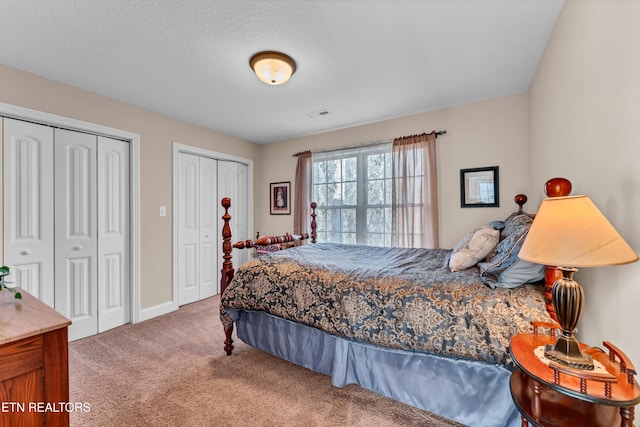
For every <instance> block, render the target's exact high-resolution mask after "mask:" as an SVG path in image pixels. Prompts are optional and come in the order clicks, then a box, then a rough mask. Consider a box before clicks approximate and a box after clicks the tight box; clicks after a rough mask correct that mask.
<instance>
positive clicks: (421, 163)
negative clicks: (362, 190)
mask: <svg viewBox="0 0 640 427" xmlns="http://www.w3.org/2000/svg"><path fill="white" fill-rule="evenodd" d="M435 142H436V133H435V132H431V133H428V134H426V133H425V134H422V135H412V136H407V137H402V138H396V139H394V141H393V148H392V158H393V160H392V163H393V172H392V173H393V180H392V181H393V184H392V209H391V221H392V226H391V227H392V228H391V246H395V247H403V248H438V247H439V241H438V195H437V179H436V145H435Z"/></svg>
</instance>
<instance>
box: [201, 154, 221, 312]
mask: <svg viewBox="0 0 640 427" xmlns="http://www.w3.org/2000/svg"><path fill="white" fill-rule="evenodd" d="M217 178H218V177H217V161H216V160H214V159H209V158H206V157H200V198H199V201H200V206H198V210H199V212H200V281H199V287H200V289H199V299H203V298H206V297H210V296H213V295H215V294H216V293H217V288H218V286H219V284H218V281H219V280H218V262H217V259H218V246H219V245H218V221H217V218H216V213H217V208H216V200H217V198H218V189H217V186H216V183H217Z"/></svg>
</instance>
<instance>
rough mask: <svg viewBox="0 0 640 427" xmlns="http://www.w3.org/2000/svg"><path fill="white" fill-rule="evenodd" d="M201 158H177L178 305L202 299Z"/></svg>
mask: <svg viewBox="0 0 640 427" xmlns="http://www.w3.org/2000/svg"><path fill="white" fill-rule="evenodd" d="M199 196H200V157H198V156H196V155H192V154H185V153H179V154H178V304H179V305H183V304H188V303H190V302H194V301H197V300H198V298H199V292H200V291H199V286H198V284H199V281H200V269H199V252H200V251H199V246H200V215H199V213H200V212H199V203H198V198H199Z"/></svg>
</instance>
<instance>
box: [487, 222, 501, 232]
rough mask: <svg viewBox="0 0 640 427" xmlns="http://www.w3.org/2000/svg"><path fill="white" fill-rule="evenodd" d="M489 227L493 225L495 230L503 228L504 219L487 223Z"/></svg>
mask: <svg viewBox="0 0 640 427" xmlns="http://www.w3.org/2000/svg"><path fill="white" fill-rule="evenodd" d="M487 225H488V226H489V227H493V229H494V230H498V231H499V230H502V229H503V228H504V221H491V222H490V223H488V224H487Z"/></svg>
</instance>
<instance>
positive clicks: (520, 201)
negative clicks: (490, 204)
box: [513, 194, 528, 214]
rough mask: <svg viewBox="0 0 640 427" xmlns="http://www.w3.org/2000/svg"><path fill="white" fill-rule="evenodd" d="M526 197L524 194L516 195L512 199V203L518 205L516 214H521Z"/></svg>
mask: <svg viewBox="0 0 640 427" xmlns="http://www.w3.org/2000/svg"><path fill="white" fill-rule="evenodd" d="M527 200H528V199H527V196H526V195H525V194H516V196H515V197H514V198H513V201H514V202H516V205H518V213H519V214H520V213H522V212H524V211H523V210H522V207H523V206H524V204H525V203H527Z"/></svg>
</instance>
